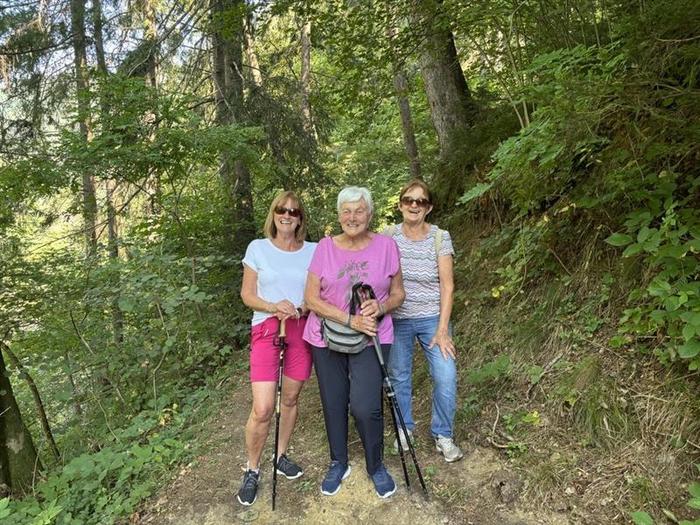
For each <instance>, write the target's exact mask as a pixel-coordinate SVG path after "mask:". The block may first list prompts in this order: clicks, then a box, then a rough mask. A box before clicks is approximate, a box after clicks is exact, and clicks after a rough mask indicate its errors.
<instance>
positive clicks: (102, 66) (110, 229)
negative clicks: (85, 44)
mask: <svg viewBox="0 0 700 525" xmlns="http://www.w3.org/2000/svg"><path fill="white" fill-rule="evenodd" d="M92 9H93V17H94V19H93V27H94V30H95V34H94V35H93V39H94V42H95V55H96V56H97V68H98V70H99V71H100V73H101V74H102V75H104V76H105V77H107V76H109V71H108V70H107V61H106V60H105V54H104V46H103V45H102V42H103V34H102V18H101V17H102V0H92ZM100 106H101V108H102V116H103V119H102V120H103V122H104V120H105V117H106V115H107V101H106V100H104V99H102V100H101V101H100ZM104 188H105V201H106V202H105V205H106V207H107V247H108V250H109V258H110V259H111V260H112V261H113V262H116V261H117V260H118V259H119V235H118V230H117V214H116V212H115V206H114V199H115V196H114V192H115V189H116V182H115V181H114V180H112V179H107V180H105V182H104ZM115 267H116V265H115ZM115 280H116V286H115V289H116V290H117V292H116V293H115V294H114V296H113V297H112V305H111V308H112V336H113V338H114V342H115V343H116V344H117V345H119V344H121V343H122V342H123V340H124V335H123V334H124V316H123V314H122V311H121V308H119V295H120V293H119V289H120V287H119V272H118V271H117V272H116V276H115Z"/></svg>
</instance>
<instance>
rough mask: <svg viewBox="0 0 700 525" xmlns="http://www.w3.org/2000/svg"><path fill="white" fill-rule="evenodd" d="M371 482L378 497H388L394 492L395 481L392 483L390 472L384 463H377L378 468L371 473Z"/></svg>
mask: <svg viewBox="0 0 700 525" xmlns="http://www.w3.org/2000/svg"><path fill="white" fill-rule="evenodd" d="M372 482H373V483H374V490H376V491H377V496H379V497H380V498H388V497H389V496H391V495H392V494H393V493H394V492H396V483H394V480H393V478H392V477H391V474H389V473H388V472H387V470H386V467H385V466H384V463H382V464H381V465H379V468H378V469H377V470H376V471H375V473H374V474H372Z"/></svg>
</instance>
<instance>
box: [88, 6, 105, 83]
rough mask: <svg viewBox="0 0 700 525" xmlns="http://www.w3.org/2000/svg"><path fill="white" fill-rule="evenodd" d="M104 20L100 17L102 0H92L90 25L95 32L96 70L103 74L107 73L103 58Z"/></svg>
mask: <svg viewBox="0 0 700 525" xmlns="http://www.w3.org/2000/svg"><path fill="white" fill-rule="evenodd" d="M103 25H104V20H103V18H102V0H92V27H93V30H94V31H95V33H94V34H93V35H92V36H93V41H94V42H95V56H96V57H97V70H98V71H100V73H102V74H103V75H106V74H107V60H106V59H105V45H104V36H103V30H102V28H103Z"/></svg>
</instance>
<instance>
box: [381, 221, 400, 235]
mask: <svg viewBox="0 0 700 525" xmlns="http://www.w3.org/2000/svg"><path fill="white" fill-rule="evenodd" d="M396 230H397V228H396V224H391V225H389V226H387V227H386V228H384V231H383V232H382V234H384V235H386V236H388V237H393V236H394V235H396Z"/></svg>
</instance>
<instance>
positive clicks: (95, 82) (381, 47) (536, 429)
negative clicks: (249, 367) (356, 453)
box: [0, 0, 700, 524]
mask: <svg viewBox="0 0 700 525" xmlns="http://www.w3.org/2000/svg"><path fill="white" fill-rule="evenodd" d="M698 28H700V5H699V4H698V2H696V1H694V0H666V1H660V0H657V1H654V0H639V1H634V2H629V1H616V0H581V1H571V0H522V1H518V0H512V1H511V0H473V1H469V2H465V1H458V0H444V1H438V0H426V1H417V0H397V1H391V2H389V1H375V2H363V1H354V0H319V1H317V2H304V1H295V0H280V1H277V2H272V1H270V2H263V1H261V2H252V1H251V2H244V1H241V0H129V1H124V0H90V1H88V0H4V1H3V2H2V3H1V4H0V83H1V84H2V91H1V92H0V105H1V106H0V346H1V350H2V352H1V354H0V355H1V357H0V491H2V493H0V520H2V522H3V523H34V524H39V523H54V522H55V523H97V522H99V523H111V522H115V521H119V520H123V519H126V518H128V516H129V515H130V514H131V513H132V512H133V511H134V509H136V508H137V507H138V506H139V505H140V504H141V502H142V501H143V500H144V499H145V498H147V497H148V496H149V495H150V494H152V493H153V492H154V490H156V489H157V488H158V487H159V486H161V485H162V484H163V483H165V480H167V479H168V477H169V476H170V475H171V473H172V472H173V471H174V469H176V467H177V465H179V464H181V463H182V462H185V461H187V460H188V458H191V457H192V456H193V454H195V451H196V448H197V444H196V443H197V438H196V434H194V433H193V430H192V429H193V427H194V426H195V425H194V422H196V421H201V420H202V419H203V418H206V417H207V414H208V413H209V412H210V411H211V410H212V408H211V407H214V406H216V401H217V400H218V399H220V398H221V392H222V390H225V389H224V388H223V386H222V385H226V383H227V378H229V377H231V376H232V375H240V374H245V368H246V362H247V350H246V345H247V336H248V327H249V312H247V311H246V309H245V308H244V307H243V306H242V304H241V303H240V300H239V298H238V291H239V286H240V273H241V268H240V257H241V255H242V252H243V250H244V249H245V247H246V245H247V243H248V242H249V241H250V240H251V239H252V238H254V237H256V236H258V235H260V229H261V224H262V220H263V218H264V216H265V214H266V212H267V206H268V204H269V202H270V200H271V198H272V196H273V195H274V194H275V193H276V192H277V191H279V190H280V189H283V188H284V189H294V190H296V191H298V192H299V193H300V194H301V195H302V196H303V199H304V201H305V204H306V206H307V208H308V211H309V212H308V218H309V221H310V237H311V239H313V240H317V239H318V238H320V237H321V236H323V235H324V234H327V233H329V232H333V231H335V230H336V229H337V226H336V219H335V210H334V197H335V195H336V194H337V191H338V190H339V189H340V188H341V187H342V186H344V185H346V184H361V185H366V186H368V187H370V189H371V190H372V192H373V195H374V197H375V199H376V208H377V211H376V214H375V217H374V226H375V228H380V227H382V226H383V225H385V224H388V223H391V222H394V221H396V220H397V219H398V215H397V212H396V204H397V192H398V189H399V188H400V187H401V185H402V184H403V183H405V182H406V181H407V180H408V179H409V178H410V177H412V176H422V177H424V178H425V179H426V180H427V181H428V182H429V183H430V184H431V186H432V187H433V188H434V189H435V194H436V203H437V207H436V210H435V211H434V217H433V219H434V220H436V221H437V222H438V223H439V224H440V225H441V227H443V228H446V229H448V230H450V231H451V232H452V234H453V237H454V240H455V246H456V249H457V253H458V255H457V258H456V279H457V288H458V291H457V294H456V299H457V300H456V305H455V313H454V323H455V334H456V336H455V337H456V341H457V342H458V346H459V348H460V354H459V369H460V404H459V409H458V415H457V423H456V432H457V435H458V436H459V437H460V439H462V440H463V441H464V442H467V441H472V442H474V443H485V444H487V445H488V446H493V447H495V448H497V449H498V450H499V453H502V454H504V455H506V456H507V457H508V458H509V459H510V461H511V462H512V464H513V468H515V469H517V470H519V471H520V472H521V473H523V475H524V476H526V477H527V479H528V481H529V482H528V484H527V487H529V488H528V489H527V492H528V496H529V497H528V498H527V499H528V502H529V503H530V504H531V505H532V508H535V509H536V508H538V506H539V507H540V508H544V507H547V506H548V505H551V504H552V501H553V498H554V496H553V495H554V494H555V493H556V492H557V491H560V490H561V487H563V486H572V487H574V489H573V490H574V492H573V493H572V494H569V495H570V496H571V498H573V499H575V500H576V501H577V502H578V507H579V508H580V509H582V510H581V512H583V513H584V515H583V517H581V519H584V518H585V515H586V514H587V515H588V516H589V517H588V520H592V521H590V522H599V523H602V522H611V521H620V522H628V521H629V520H633V521H634V522H635V523H652V519H653V518H655V519H657V520H661V522H664V521H663V520H666V521H668V522H672V523H699V521H698V513H697V510H695V509H699V508H700V484H698V482H697V479H698V477H699V472H698V470H697V468H696V466H695V464H696V463H697V462H698V457H699V453H700V396H699V388H698V387H699V381H698V379H699V375H698V366H699V365H700V282H699V279H698V277H699V273H700V258H699V256H698V253H699V252H700V211H699V210H698V204H700V191H699V189H700V188H699V187H700V177H699V175H700V168H699V166H700V162H699V161H700V100H699V99H700V97H699V96H698V95H699V94H700V90H699V89H700V88H699V86H698V75H699V74H700V35H699V34H698ZM426 377H427V376H426V373H425V371H424V370H423V371H422V372H420V371H419V372H418V376H417V378H416V388H417V392H418V394H419V395H420V394H424V395H429V380H428V379H426ZM582 473H583V474H582ZM3 496H5V497H4V498H3ZM438 497H439V494H438ZM451 497H457V498H459V495H457V496H451ZM591 516H593V517H591ZM683 519H686V521H683ZM598 520H600V521H598ZM688 520H695V521H688Z"/></svg>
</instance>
